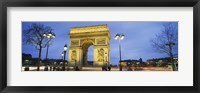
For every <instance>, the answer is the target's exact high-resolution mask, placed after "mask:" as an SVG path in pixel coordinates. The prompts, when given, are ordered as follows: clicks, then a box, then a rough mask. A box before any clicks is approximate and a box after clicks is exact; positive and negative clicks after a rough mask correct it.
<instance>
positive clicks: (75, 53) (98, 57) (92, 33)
mask: <svg viewBox="0 0 200 93" xmlns="http://www.w3.org/2000/svg"><path fill="white" fill-rule="evenodd" d="M69 36H70V49H69V54H68V60H69V66H74V65H76V66H87V65H88V64H87V63H88V62H87V54H88V48H89V47H90V46H91V45H93V46H94V55H93V56H94V59H93V61H94V63H93V65H94V66H103V65H109V64H110V32H109V29H108V26H107V25H97V26H85V27H77V28H71V29H70V33H69Z"/></svg>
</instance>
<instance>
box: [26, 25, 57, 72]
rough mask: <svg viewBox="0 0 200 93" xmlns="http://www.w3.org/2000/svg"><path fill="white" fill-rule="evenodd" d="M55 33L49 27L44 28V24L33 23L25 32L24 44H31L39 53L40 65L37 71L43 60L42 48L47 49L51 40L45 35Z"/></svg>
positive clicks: (38, 66)
mask: <svg viewBox="0 0 200 93" xmlns="http://www.w3.org/2000/svg"><path fill="white" fill-rule="evenodd" d="M51 31H53V29H52V28H51V27H49V26H44V25H43V24H38V23H33V24H31V25H30V26H28V28H27V29H26V30H24V31H23V35H24V38H23V42H24V43H25V44H29V45H32V46H34V47H35V48H36V49H37V50H38V51H39V54H38V65H37V70H38V71H39V70H40V60H41V52H42V48H45V47H47V45H48V42H50V40H51V39H47V38H45V37H44V36H43V34H44V33H48V32H51Z"/></svg>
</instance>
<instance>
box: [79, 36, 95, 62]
mask: <svg viewBox="0 0 200 93" xmlns="http://www.w3.org/2000/svg"><path fill="white" fill-rule="evenodd" d="M82 50H83V59H82V60H83V62H82V65H83V66H90V65H93V62H91V61H93V58H94V54H93V53H94V52H93V51H94V48H93V42H92V41H90V40H86V41H84V42H83V44H82ZM88 61H89V62H88Z"/></svg>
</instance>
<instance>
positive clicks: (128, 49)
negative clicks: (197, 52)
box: [22, 22, 178, 64]
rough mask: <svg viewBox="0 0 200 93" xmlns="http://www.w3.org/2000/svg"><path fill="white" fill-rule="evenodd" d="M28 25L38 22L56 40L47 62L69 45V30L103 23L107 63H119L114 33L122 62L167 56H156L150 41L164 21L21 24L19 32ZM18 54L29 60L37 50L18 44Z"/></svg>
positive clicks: (58, 55)
mask: <svg viewBox="0 0 200 93" xmlns="http://www.w3.org/2000/svg"><path fill="white" fill-rule="evenodd" d="M32 23H40V24H44V25H45V26H50V27H52V28H53V32H54V33H55V34H56V38H55V39H54V40H53V44H52V45H51V46H50V47H49V54H48V58H50V59H61V52H62V51H63V47H64V44H65V43H66V44H67V45H69V41H70V38H69V35H68V34H69V32H70V28H72V27H81V26H91V25H102V24H107V25H108V27H109V30H110V34H111V39H110V62H111V63H112V64H117V63H118V61H119V45H118V41H117V40H115V39H114V36H115V35H116V34H117V33H123V34H124V35H125V38H124V39H123V40H122V41H121V43H122V60H125V59H136V60H138V59H139V58H142V60H143V61H146V60H147V59H152V58H161V57H168V56H167V55H166V54H165V53H162V54H161V53H158V52H157V51H156V50H155V49H154V48H153V47H152V44H151V42H150V40H151V39H152V38H154V37H155V35H156V34H158V33H160V32H161V31H162V29H163V24H165V23H168V22H22V30H23V31H24V30H25V29H27V27H28V25H31V24H32ZM173 24H175V25H176V26H178V22H173ZM177 37H178V36H177ZM22 52H23V53H27V54H32V56H33V58H37V57H38V50H36V49H35V47H34V46H31V45H26V44H22ZM177 52H178V50H177ZM176 54H177V53H176ZM45 55H46V48H43V49H42V59H44V58H45ZM66 56H68V55H66ZM66 58H68V57H66ZM88 60H89V61H92V60H93V46H90V47H89V52H88Z"/></svg>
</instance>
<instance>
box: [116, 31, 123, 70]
mask: <svg viewBox="0 0 200 93" xmlns="http://www.w3.org/2000/svg"><path fill="white" fill-rule="evenodd" d="M115 39H116V40H117V39H118V43H119V58H120V60H119V63H120V64H119V66H120V71H122V67H121V40H122V39H124V34H116V35H115Z"/></svg>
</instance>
